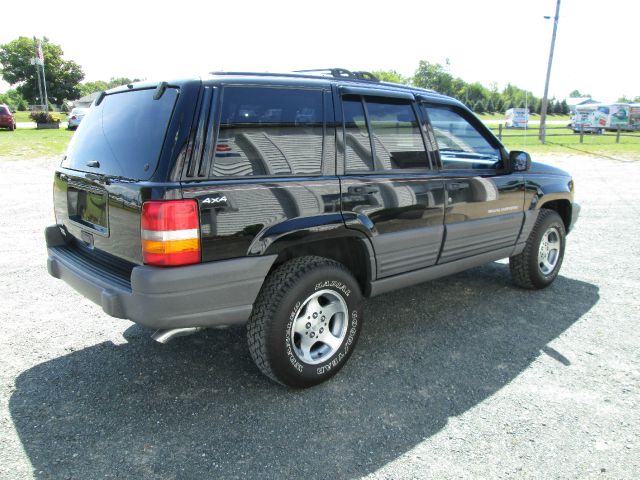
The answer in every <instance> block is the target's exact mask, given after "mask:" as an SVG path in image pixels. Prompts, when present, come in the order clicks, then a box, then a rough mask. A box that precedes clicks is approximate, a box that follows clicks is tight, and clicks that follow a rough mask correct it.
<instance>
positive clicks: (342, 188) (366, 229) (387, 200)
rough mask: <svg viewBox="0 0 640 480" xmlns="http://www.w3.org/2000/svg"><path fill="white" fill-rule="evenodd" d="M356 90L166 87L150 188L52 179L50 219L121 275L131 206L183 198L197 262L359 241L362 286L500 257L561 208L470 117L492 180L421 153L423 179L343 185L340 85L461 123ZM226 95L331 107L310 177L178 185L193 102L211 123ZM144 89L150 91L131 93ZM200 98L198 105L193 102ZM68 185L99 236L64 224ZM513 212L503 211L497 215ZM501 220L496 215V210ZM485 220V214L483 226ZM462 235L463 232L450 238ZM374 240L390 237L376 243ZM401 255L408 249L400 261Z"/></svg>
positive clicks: (236, 81)
mask: <svg viewBox="0 0 640 480" xmlns="http://www.w3.org/2000/svg"><path fill="white" fill-rule="evenodd" d="M358 83H360V85H357V86H356V87H357V88H356V90H354V85H353V82H349V81H345V80H327V79H317V78H313V79H312V78H305V77H303V76H297V77H287V76H282V77H275V76H267V75H265V76H260V75H253V76H245V75H238V76H234V75H220V76H214V77H211V78H208V79H205V80H201V79H191V80H185V81H181V82H171V83H169V85H170V86H174V87H176V88H178V89H179V91H180V93H179V99H178V102H177V104H176V107H175V110H174V114H173V118H172V120H171V122H170V125H169V128H168V131H167V134H166V137H165V142H164V145H163V148H162V151H161V156H160V161H159V162H158V167H157V169H156V170H155V172H154V173H153V175H152V176H151V178H150V179H149V180H148V181H145V182H137V181H135V179H116V178H112V179H110V178H108V177H104V178H100V177H96V176H93V175H91V174H90V173H87V172H80V171H75V170H69V169H65V168H63V167H59V168H58V169H57V170H56V173H55V182H54V204H55V213H56V219H57V221H58V223H59V224H61V225H62V226H63V228H64V229H65V230H66V231H67V232H68V233H69V234H70V235H71V236H73V237H75V238H77V239H81V238H82V235H81V233H82V232H83V231H85V232H87V231H88V232H89V233H90V234H91V235H92V236H93V239H92V244H91V248H93V249H95V250H98V251H103V252H106V253H108V254H111V255H114V256H115V257H118V258H124V259H126V260H127V261H129V262H131V263H132V264H141V263H142V255H141V241H140V211H141V207H142V204H143V203H144V202H145V201H147V200H161V199H177V198H194V199H196V200H198V202H199V205H200V218H201V227H202V228H201V245H202V261H203V262H212V261H219V260H225V259H233V258H239V257H244V256H259V255H268V254H277V253H280V252H282V251H285V250H286V249H287V248H291V247H293V246H296V245H302V244H306V243H309V242H312V241H329V242H330V241H331V240H332V239H336V238H346V237H349V238H357V239H360V240H363V241H364V244H365V245H366V246H367V252H368V255H370V256H371V255H375V256H376V258H372V259H371V262H372V264H373V265H377V266H376V267H375V270H374V269H372V271H371V272H369V274H368V275H369V281H375V280H376V279H377V278H382V277H388V276H393V275H397V274H401V273H403V272H408V271H411V270H416V269H422V268H426V267H429V266H431V265H434V264H436V263H438V264H442V263H446V262H448V261H455V260H458V259H460V258H463V257H464V256H465V255H473V254H483V253H486V252H487V251H489V250H491V249H495V248H498V247H500V246H514V245H515V244H516V242H521V241H522V238H521V237H522V232H523V230H524V228H525V227H524V226H523V223H526V222H523V221H524V219H525V217H526V216H527V215H526V214H527V212H528V211H532V210H537V209H539V208H540V207H541V206H542V205H543V204H544V203H546V202H547V201H554V200H562V201H566V202H571V201H572V200H573V191H572V181H571V178H570V176H569V175H568V174H566V173H565V172H562V171H561V170H558V169H553V168H552V167H548V166H544V165H541V164H535V163H534V164H533V165H532V168H531V171H530V172H525V173H523V172H514V173H511V172H510V170H509V165H508V152H507V151H506V149H505V148H504V147H503V146H502V145H501V144H500V142H499V141H498V140H497V139H496V138H495V137H494V136H493V135H492V134H491V133H490V131H489V130H488V129H487V128H486V127H485V126H484V125H483V124H482V122H480V121H479V120H477V118H475V117H474V116H473V115H472V114H470V113H469V114H468V115H469V118H470V119H471V120H470V121H471V123H472V124H473V125H474V126H475V127H476V128H477V129H478V130H479V131H481V132H483V135H484V136H485V137H486V138H487V139H489V140H490V141H491V142H492V143H494V144H495V145H497V146H499V148H500V150H501V152H502V157H503V162H504V165H503V166H504V168H503V169H502V170H501V171H500V172H498V173H496V174H494V175H487V174H486V173H484V172H472V173H468V172H451V171H443V170H441V169H440V168H439V167H440V165H441V162H440V158H439V155H438V152H431V153H430V162H431V164H432V166H433V167H434V168H432V169H429V170H426V171H424V172H420V173H411V174H408V173H403V172H400V173H395V172H393V173H385V174H369V175H345V174H344V159H343V155H344V144H343V139H344V137H343V132H342V116H341V107H340V103H341V101H340V95H341V92H340V87H341V86H345V84H346V87H348V88H347V89H346V90H345V91H347V92H348V93H349V94H354V93H359V94H368V93H371V92H372V91H373V90H376V89H377V90H378V94H379V95H384V93H385V92H390V93H394V94H396V95H404V96H410V97H416V102H418V101H419V102H423V103H437V104H443V103H444V104H447V105H450V106H451V107H453V108H456V109H461V110H464V111H467V112H468V110H467V109H466V107H464V106H463V105H462V104H460V103H459V102H457V101H456V100H453V99H450V98H448V97H444V96H442V95H439V94H436V93H433V92H428V91H424V90H420V89H414V88H410V87H400V86H395V85H389V84H375V83H367V82H358ZM229 85H255V86H260V85H262V86H274V85H277V86H282V87H293V88H295V87H313V88H318V89H322V90H324V91H325V92H326V93H325V95H326V96H327V97H328V98H330V100H331V101H330V105H332V106H333V109H332V110H333V111H329V112H326V113H325V134H328V141H330V142H335V145H331V146H330V148H326V147H325V148H326V150H325V157H323V173H322V175H319V176H314V177H306V178H305V177H295V176H294V177H278V178H273V177H269V178H259V177H245V178H226V179H222V178H220V179H206V178H193V177H192V178H187V177H186V172H187V170H188V169H189V164H190V161H191V158H192V156H193V155H194V154H195V153H194V152H196V153H197V152H198V151H199V149H201V148H202V141H203V138H202V136H201V135H200V136H199V130H200V131H202V129H203V127H202V122H201V121H200V119H199V118H198V114H199V112H201V111H203V107H202V105H203V103H202V102H203V98H209V99H211V100H212V101H213V102H214V103H213V104H212V105H213V107H212V109H213V110H212V112H211V115H212V116H211V118H212V119H215V118H216V117H215V112H216V111H217V109H219V101H220V95H219V91H220V90H223V89H224V88H225V86H229ZM152 87H155V84H143V85H136V86H135V87H134V88H152ZM126 88H129V87H120V88H119V89H117V90H114V92H115V91H122V90H124V89H126ZM207 88H208V89H210V90H209V92H210V93H209V94H205V91H206V89H207ZM358 89H361V90H358ZM367 92H368V93H367ZM207 95H208V96H207ZM417 105H418V103H416V106H417ZM416 108H417V107H416ZM424 121H425V122H426V121H428V119H424ZM214 135H215V133H214ZM196 177H197V175H196ZM69 181H73V182H75V184H76V186H79V187H80V188H82V185H85V186H86V187H87V188H101V189H103V190H104V191H105V193H106V195H107V196H108V215H109V226H108V232H107V234H106V235H104V234H100V233H99V232H96V231H95V230H93V229H91V228H87V226H86V225H81V224H78V223H77V222H74V221H73V220H71V219H69V218H68V206H67V194H68V185H69ZM477 185H485V186H486V188H490V189H492V190H493V191H494V192H495V193H496V195H497V196H496V198H495V199H493V200H492V202H493V203H495V205H493V206H491V205H488V204H487V201H486V200H487V199H486V197H484V198H483V197H482V196H478V191H479V190H478V188H476V186H477ZM399 188H404V189H407V191H411V192H412V193H411V195H412V197H413V198H415V200H414V201H412V202H410V203H409V204H407V205H404V204H403V205H400V204H399V203H398V202H397V201H394V193H395V194H397V192H398V189H399ZM215 196H226V198H227V200H228V201H227V202H226V205H220V206H215V205H212V204H205V203H203V200H205V199H206V198H210V197H215ZM514 206H515V207H516V210H515V211H514V210H509V209H511V208H513V207H514ZM261 207H264V210H261ZM505 208H506V209H507V210H506V211H505V212H504V215H503V214H501V213H503V212H501V209H505ZM488 210H496V212H497V213H494V214H491V213H489V212H488ZM498 217H500V218H498ZM496 219H497V220H496ZM495 222H498V223H499V224H500V225H502V227H499V228H497V229H496V228H495V226H496V225H497V224H498V223H495ZM463 224H465V225H466V227H468V228H460V226H461V225H463ZM501 228H502V229H501ZM415 234H419V235H423V237H424V239H425V241H426V242H427V244H425V246H424V248H422V249H417V250H416V249H415V242H416V239H415ZM385 235H390V237H387V239H385ZM478 235H481V236H482V235H484V236H482V238H481V241H478V238H479V237H478ZM519 237H520V238H519ZM465 244H475V248H471V249H469V248H466V247H464V245H465ZM407 247H410V248H409V250H408V252H407ZM411 248H413V250H412V249H411ZM406 253H408V255H407V254H406ZM385 257H386V258H385Z"/></svg>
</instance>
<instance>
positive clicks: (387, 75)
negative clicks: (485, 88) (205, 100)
mask: <svg viewBox="0 0 640 480" xmlns="http://www.w3.org/2000/svg"><path fill="white" fill-rule="evenodd" d="M371 73H373V74H374V75H375V76H376V77H378V78H379V79H380V81H381V82H390V83H401V84H405V85H406V84H407V83H409V79H408V78H406V77H403V76H402V75H400V74H399V73H398V72H396V71H395V70H376V71H375V72H371ZM112 80H113V79H112ZM121 85H125V84H121Z"/></svg>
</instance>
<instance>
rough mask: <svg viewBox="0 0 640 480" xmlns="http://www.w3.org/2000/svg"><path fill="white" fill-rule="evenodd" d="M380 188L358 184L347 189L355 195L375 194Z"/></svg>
mask: <svg viewBox="0 0 640 480" xmlns="http://www.w3.org/2000/svg"><path fill="white" fill-rule="evenodd" d="M379 191H380V190H378V188H376V187H366V186H357V187H349V188H348V189H347V193H350V194H355V195H373V194H374V193H378V192H379Z"/></svg>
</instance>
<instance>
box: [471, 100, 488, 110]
mask: <svg viewBox="0 0 640 480" xmlns="http://www.w3.org/2000/svg"><path fill="white" fill-rule="evenodd" d="M473 111H474V112H476V113H484V111H485V108H484V102H483V101H482V100H478V101H477V102H476V103H474V104H473Z"/></svg>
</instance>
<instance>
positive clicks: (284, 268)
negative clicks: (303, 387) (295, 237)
mask: <svg viewBox="0 0 640 480" xmlns="http://www.w3.org/2000/svg"><path fill="white" fill-rule="evenodd" d="M321 266H332V267H335V268H339V269H341V270H344V271H345V272H347V273H349V274H351V272H349V270H348V269H347V268H346V267H345V266H344V265H342V264H341V263H339V262H336V261H335V260H331V259H328V258H324V257H318V256H304V257H297V258H294V259H292V260H289V261H287V262H285V263H283V264H282V265H280V266H278V267H277V268H276V269H275V270H274V271H273V272H271V273H270V274H269V276H268V277H267V279H266V280H265V282H264V284H263V285H262V288H261V289H260V293H259V294H258V297H257V298H256V301H255V302H254V304H253V310H252V311H251V316H250V317H249V322H248V323H247V342H248V345H249V354H250V355H251V358H252V359H253V361H254V362H255V364H256V366H257V367H258V368H259V369H260V371H261V372H262V373H263V374H264V375H266V376H267V377H269V378H270V379H271V380H273V381H275V382H277V383H280V384H282V385H286V383H284V382H283V381H282V380H280V379H279V378H278V376H277V375H276V373H275V372H274V370H273V368H272V367H271V362H270V360H269V356H268V352H267V342H268V339H267V331H268V324H269V321H270V320H271V318H272V317H273V315H274V313H275V310H276V309H277V308H278V306H279V305H280V302H281V301H282V298H283V297H284V295H285V294H286V293H287V292H288V291H289V290H290V289H291V288H292V287H293V286H294V285H296V283H297V282H298V281H299V280H300V278H302V277H303V276H304V275H306V274H307V273H308V272H310V271H312V270H314V269H316V268H318V267H321Z"/></svg>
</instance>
